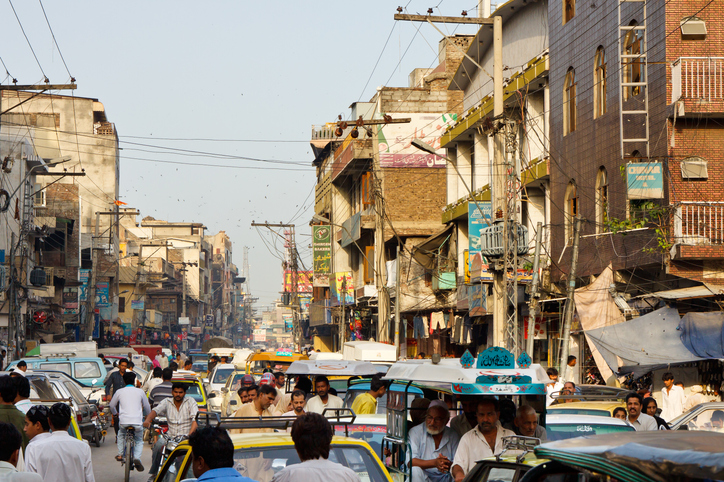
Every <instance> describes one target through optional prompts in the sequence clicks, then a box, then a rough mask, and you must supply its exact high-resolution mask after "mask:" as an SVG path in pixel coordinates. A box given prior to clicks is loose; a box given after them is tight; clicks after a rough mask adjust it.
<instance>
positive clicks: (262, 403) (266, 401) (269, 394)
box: [229, 385, 277, 433]
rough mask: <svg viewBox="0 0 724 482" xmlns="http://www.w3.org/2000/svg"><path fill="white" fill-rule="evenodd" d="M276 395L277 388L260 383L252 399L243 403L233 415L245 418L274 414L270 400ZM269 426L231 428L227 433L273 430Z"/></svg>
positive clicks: (264, 416) (271, 415)
mask: <svg viewBox="0 0 724 482" xmlns="http://www.w3.org/2000/svg"><path fill="white" fill-rule="evenodd" d="M276 396H277V389H276V388H274V386H272V385H262V386H261V387H259V392H258V394H257V396H256V398H255V399H254V400H252V401H251V402H249V403H245V404H243V405H242V406H241V408H239V409H238V410H237V411H236V412H235V413H234V417H245V418H259V417H262V418H266V417H273V416H274V415H275V413H274V411H273V407H272V402H273V401H274V399H275V398H276ZM273 431H274V430H273V429H271V428H244V429H231V430H229V433H255V432H273Z"/></svg>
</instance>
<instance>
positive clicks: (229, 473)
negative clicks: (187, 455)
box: [189, 427, 256, 482]
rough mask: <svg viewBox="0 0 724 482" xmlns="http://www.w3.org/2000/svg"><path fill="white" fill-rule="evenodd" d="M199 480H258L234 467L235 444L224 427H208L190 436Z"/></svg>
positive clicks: (194, 466) (243, 481) (193, 464)
mask: <svg viewBox="0 0 724 482" xmlns="http://www.w3.org/2000/svg"><path fill="white" fill-rule="evenodd" d="M189 445H191V454H192V455H193V462H192V463H191V466H192V467H193V469H194V475H195V476H196V477H197V478H198V482H203V481H213V482H256V481H254V480H252V479H250V478H249V477H243V476H242V475H241V474H240V473H239V472H237V471H236V470H235V469H234V468H233V467H234V444H233V443H232V441H231V437H229V434H228V433H227V432H226V430H224V429H223V428H219V427H206V428H202V429H199V430H196V431H195V432H194V433H192V434H191V436H190V437H189Z"/></svg>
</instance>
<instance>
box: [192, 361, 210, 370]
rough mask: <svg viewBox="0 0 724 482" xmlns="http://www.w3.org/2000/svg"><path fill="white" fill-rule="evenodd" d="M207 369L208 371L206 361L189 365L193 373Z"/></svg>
mask: <svg viewBox="0 0 724 482" xmlns="http://www.w3.org/2000/svg"><path fill="white" fill-rule="evenodd" d="M208 369H209V362H207V361H199V362H194V363H193V364H192V365H191V370H192V371H195V372H205V371H207V370H208Z"/></svg>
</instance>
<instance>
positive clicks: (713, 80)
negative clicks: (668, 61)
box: [671, 57, 724, 102]
mask: <svg viewBox="0 0 724 482" xmlns="http://www.w3.org/2000/svg"><path fill="white" fill-rule="evenodd" d="M671 84H672V85H671V87H672V89H671V91H672V93H671V97H672V101H676V100H678V99H680V98H682V97H683V98H688V99H700V100H705V101H709V102H711V101H713V100H722V99H724V57H680V58H679V59H678V60H677V61H675V62H674V63H673V64H672V66H671Z"/></svg>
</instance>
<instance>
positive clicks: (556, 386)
mask: <svg viewBox="0 0 724 482" xmlns="http://www.w3.org/2000/svg"><path fill="white" fill-rule="evenodd" d="M546 373H547V374H548V378H550V379H551V380H552V381H553V383H549V384H548V385H546V407H549V406H550V405H551V404H552V403H553V397H552V394H553V393H556V392H560V391H561V390H563V382H561V381H560V380H559V379H558V370H556V369H555V368H553V367H550V368H549V369H548V370H546Z"/></svg>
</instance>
